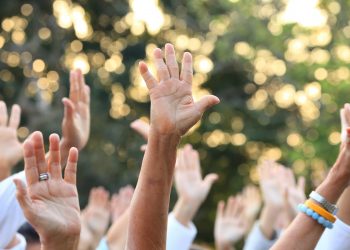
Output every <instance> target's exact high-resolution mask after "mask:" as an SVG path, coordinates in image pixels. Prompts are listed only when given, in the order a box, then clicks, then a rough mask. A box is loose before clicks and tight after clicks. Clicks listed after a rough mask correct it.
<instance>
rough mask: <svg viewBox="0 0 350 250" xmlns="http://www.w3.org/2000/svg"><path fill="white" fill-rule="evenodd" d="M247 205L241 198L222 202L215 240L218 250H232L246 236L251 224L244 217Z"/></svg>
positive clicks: (217, 216)
mask: <svg viewBox="0 0 350 250" xmlns="http://www.w3.org/2000/svg"><path fill="white" fill-rule="evenodd" d="M244 209H245V204H244V201H243V199H242V197H241V196H236V197H233V196H231V197H230V198H229V199H228V200H227V203H226V206H225V202H224V201H220V202H219V204H218V207H217V211H216V219H215V228H214V238H215V246H216V249H217V250H229V249H230V250H232V249H234V247H233V245H234V244H235V243H237V242H238V241H239V240H241V239H242V238H243V236H244V235H245V234H246V232H247V230H248V228H249V223H248V221H246V220H245V217H244Z"/></svg>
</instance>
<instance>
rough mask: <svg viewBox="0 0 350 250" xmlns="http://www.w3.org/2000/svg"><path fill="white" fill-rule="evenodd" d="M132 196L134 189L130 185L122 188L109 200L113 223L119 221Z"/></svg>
mask: <svg viewBox="0 0 350 250" xmlns="http://www.w3.org/2000/svg"><path fill="white" fill-rule="evenodd" d="M133 194H134V188H133V187H132V186H130V185H127V186H125V187H122V188H121V189H120V190H119V192H118V193H116V194H113V196H112V199H111V216H112V221H113V222H115V221H117V220H119V218H120V217H121V216H122V215H123V214H124V213H125V211H126V210H127V209H128V208H129V206H130V203H131V199H132V196H133Z"/></svg>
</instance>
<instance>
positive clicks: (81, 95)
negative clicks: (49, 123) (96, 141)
mask: <svg viewBox="0 0 350 250" xmlns="http://www.w3.org/2000/svg"><path fill="white" fill-rule="evenodd" d="M69 82H70V89H69V98H63V99H62V103H63V105H64V117H63V121H62V140H61V142H60V147H61V161H62V162H64V160H65V159H67V156H68V152H69V149H70V148H71V147H76V148H77V149H78V150H82V149H83V148H84V147H85V146H86V144H87V142H88V140H89V136H90V88H89V86H88V85H86V83H85V80H84V76H83V74H82V73H81V70H79V69H77V70H72V71H71V72H70V77H69Z"/></svg>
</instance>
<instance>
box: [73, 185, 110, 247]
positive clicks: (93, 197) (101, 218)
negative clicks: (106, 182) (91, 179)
mask: <svg viewBox="0 0 350 250" xmlns="http://www.w3.org/2000/svg"><path fill="white" fill-rule="evenodd" d="M109 205H110V202H109V192H108V191H107V190H105V189H104V188H103V187H98V188H92V189H91V190H90V195H89V203H88V205H87V207H86V208H85V209H84V210H83V211H82V213H81V234H80V242H79V249H81V250H84V249H96V247H97V246H98V243H99V242H100V240H101V239H102V237H103V235H104V234H105V232H106V230H107V227H108V223H109V218H110V212H109V209H110V206H109Z"/></svg>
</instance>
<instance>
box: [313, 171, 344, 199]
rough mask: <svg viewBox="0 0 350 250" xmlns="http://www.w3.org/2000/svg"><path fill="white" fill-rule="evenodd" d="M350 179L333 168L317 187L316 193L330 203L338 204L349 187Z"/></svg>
mask: <svg viewBox="0 0 350 250" xmlns="http://www.w3.org/2000/svg"><path fill="white" fill-rule="evenodd" d="M348 183H349V178H348V177H347V176H346V175H345V176H344V175H342V174H339V173H338V172H337V169H336V167H333V168H332V169H331V171H330V172H329V174H328V175H327V177H326V179H325V180H324V181H323V182H322V183H321V184H320V185H319V186H318V187H317V189H316V192H317V193H319V194H320V195H322V196H323V197H324V198H325V199H326V200H327V201H328V202H330V203H333V204H335V203H337V201H338V199H339V197H340V196H341V194H342V193H343V192H344V190H345V189H346V187H347V186H348Z"/></svg>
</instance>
